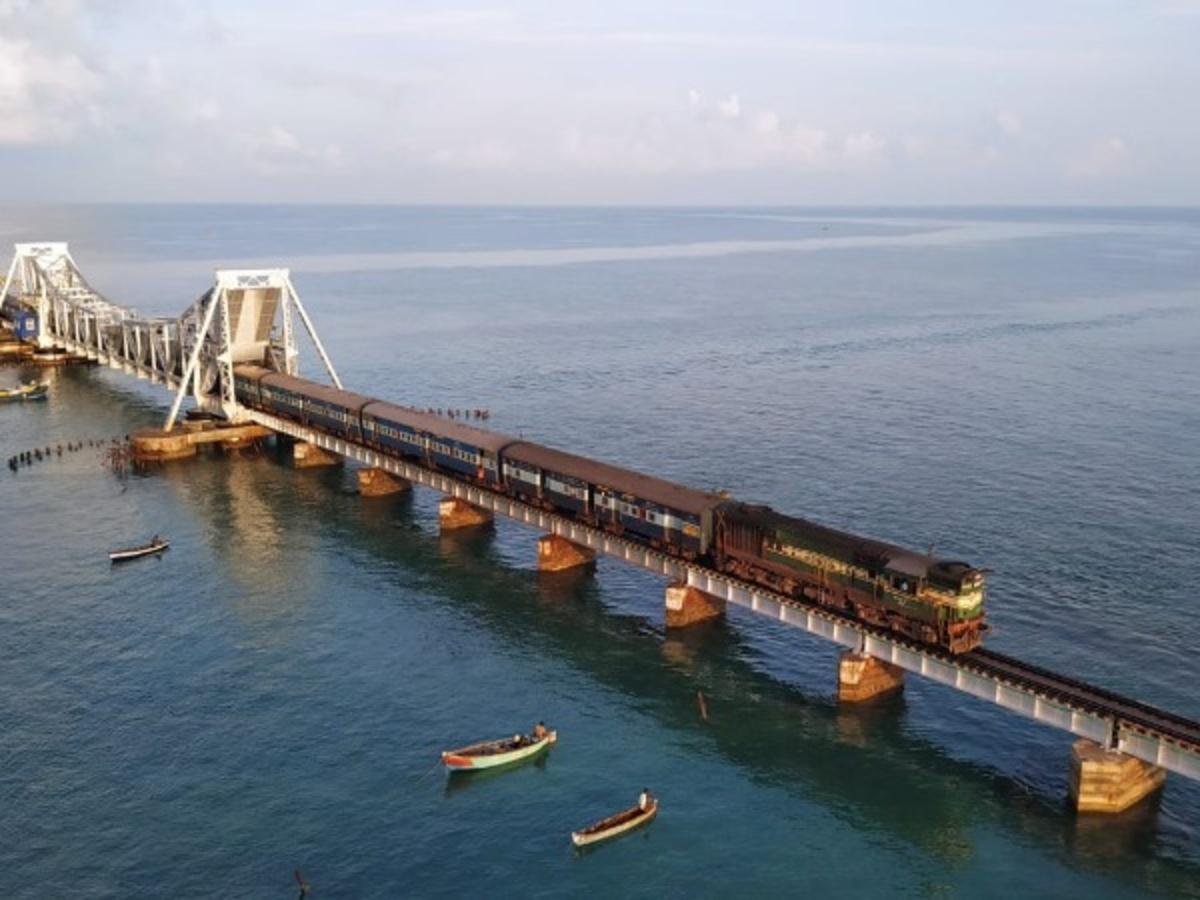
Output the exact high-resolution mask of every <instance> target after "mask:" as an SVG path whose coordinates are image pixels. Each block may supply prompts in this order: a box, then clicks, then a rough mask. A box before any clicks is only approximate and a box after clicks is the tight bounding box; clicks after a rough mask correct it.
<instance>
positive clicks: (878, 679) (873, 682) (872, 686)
mask: <svg viewBox="0 0 1200 900" xmlns="http://www.w3.org/2000/svg"><path fill="white" fill-rule="evenodd" d="M903 689H904V670H903V669H901V668H900V667H899V666H893V665H892V664H891V663H886V662H884V661H883V660H881V659H876V658H875V657H873V656H869V655H867V654H866V653H860V652H858V651H857V650H846V651H845V652H843V653H842V655H841V656H840V657H839V658H838V701H839V702H841V703H862V702H863V701H864V700H874V699H875V698H876V697H882V696H884V695H885V694H891V693H894V692H896V691H900V690H903Z"/></svg>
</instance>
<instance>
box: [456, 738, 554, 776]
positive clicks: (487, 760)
mask: <svg viewBox="0 0 1200 900" xmlns="http://www.w3.org/2000/svg"><path fill="white" fill-rule="evenodd" d="M557 740H558V732H557V731H547V732H546V734H545V736H544V737H541V738H536V737H533V736H532V735H525V734H517V735H513V736H512V737H510V738H501V739H499V740H496V741H481V742H480V743H478V744H471V745H470V746H467V747H459V748H458V749H457V750H443V751H442V764H443V765H444V766H445V767H446V768H447V769H449V770H450V771H451V772H475V771H479V770H481V769H496V768H499V767H500V766H507V765H511V764H512V763H517V762H522V761H523V760H527V759H532V758H533V757H535V756H537V755H538V754H540V753H544V752H546V750H548V749H549V748H550V746H551V745H552V744H554V743H555V742H556V741H557Z"/></svg>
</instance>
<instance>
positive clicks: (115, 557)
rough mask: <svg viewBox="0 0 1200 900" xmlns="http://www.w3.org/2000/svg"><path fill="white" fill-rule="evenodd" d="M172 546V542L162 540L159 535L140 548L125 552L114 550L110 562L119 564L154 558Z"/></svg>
mask: <svg viewBox="0 0 1200 900" xmlns="http://www.w3.org/2000/svg"><path fill="white" fill-rule="evenodd" d="M170 546H171V542H170V541H168V540H165V539H163V538H160V537H159V536H158V535H157V534H156V535H155V536H154V537H153V538H151V540H150V542H149V543H146V544H142V545H141V546H139V547H129V548H127V549H125V550H112V551H110V552H109V554H108V558H109V560H110V561H112V562H115V563H119V562H127V561H128V560H131V559H141V558H142V557H143V556H154V555H157V554H159V553H162V552H164V551H165V550H166V549H167V548H168V547H170Z"/></svg>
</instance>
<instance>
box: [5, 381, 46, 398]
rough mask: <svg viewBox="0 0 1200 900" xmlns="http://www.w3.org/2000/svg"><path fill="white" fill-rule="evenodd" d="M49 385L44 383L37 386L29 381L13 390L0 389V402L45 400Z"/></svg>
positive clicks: (34, 382)
mask: <svg viewBox="0 0 1200 900" xmlns="http://www.w3.org/2000/svg"><path fill="white" fill-rule="evenodd" d="M49 389H50V385H48V384H47V383H46V382H42V383H41V384H38V383H37V382H36V381H31V382H29V384H23V385H21V386H20V387H15V388H0V401H5V400H45V399H46V392H47V391H48V390H49Z"/></svg>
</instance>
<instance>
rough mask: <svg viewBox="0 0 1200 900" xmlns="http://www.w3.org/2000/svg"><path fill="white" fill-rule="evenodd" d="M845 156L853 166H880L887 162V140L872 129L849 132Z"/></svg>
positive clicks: (844, 143) (845, 142) (845, 144)
mask: <svg viewBox="0 0 1200 900" xmlns="http://www.w3.org/2000/svg"><path fill="white" fill-rule="evenodd" d="M843 157H844V159H845V161H846V162H847V163H849V164H850V166H851V167H853V168H872V169H874V168H878V167H880V166H882V165H884V164H885V163H886V162H887V141H886V140H884V139H883V138H881V137H879V136H878V135H875V134H873V133H872V132H870V131H860V132H858V133H857V134H848V135H846V139H845V141H844V142H843Z"/></svg>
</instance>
